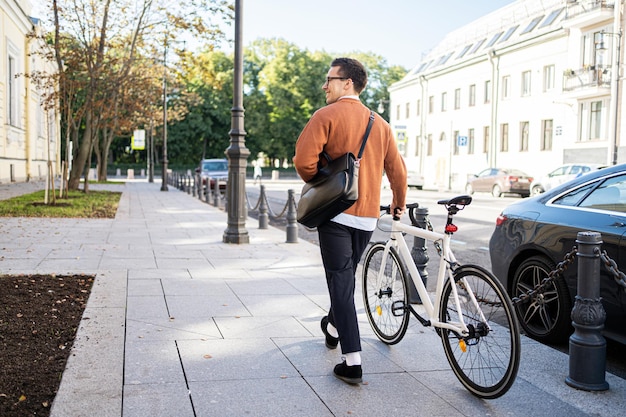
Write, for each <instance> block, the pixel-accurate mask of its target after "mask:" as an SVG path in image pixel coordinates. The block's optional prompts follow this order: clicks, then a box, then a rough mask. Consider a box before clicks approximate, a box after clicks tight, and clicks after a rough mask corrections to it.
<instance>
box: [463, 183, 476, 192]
mask: <svg viewBox="0 0 626 417" xmlns="http://www.w3.org/2000/svg"><path fill="white" fill-rule="evenodd" d="M465 192H466V193H467V194H469V195H472V194H474V188H473V187H472V184H467V185H465Z"/></svg>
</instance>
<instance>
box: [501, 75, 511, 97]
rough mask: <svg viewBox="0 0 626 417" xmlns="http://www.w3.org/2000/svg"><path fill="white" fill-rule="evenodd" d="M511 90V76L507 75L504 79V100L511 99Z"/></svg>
mask: <svg viewBox="0 0 626 417" xmlns="http://www.w3.org/2000/svg"><path fill="white" fill-rule="evenodd" d="M510 90H511V76H509V75H505V76H504V77H502V98H503V99H506V98H509V95H510Z"/></svg>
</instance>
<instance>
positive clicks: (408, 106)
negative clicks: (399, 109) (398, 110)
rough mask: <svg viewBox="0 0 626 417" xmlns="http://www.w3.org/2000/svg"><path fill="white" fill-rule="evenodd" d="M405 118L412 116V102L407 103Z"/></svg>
mask: <svg viewBox="0 0 626 417" xmlns="http://www.w3.org/2000/svg"><path fill="white" fill-rule="evenodd" d="M405 115H406V117H405V119H408V118H409V117H411V104H410V103H406V111H405Z"/></svg>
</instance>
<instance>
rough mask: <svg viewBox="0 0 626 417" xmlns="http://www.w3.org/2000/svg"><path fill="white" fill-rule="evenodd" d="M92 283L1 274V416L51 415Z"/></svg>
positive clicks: (81, 277)
mask: <svg viewBox="0 0 626 417" xmlns="http://www.w3.org/2000/svg"><path fill="white" fill-rule="evenodd" d="M93 281H94V277H93V276H89V275H0V358H2V359H1V365H0V369H1V370H2V373H1V374H0V375H1V376H0V416H3V417H18V416H20V417H22V416H49V415H50V407H51V406H52V401H53V400H54V397H55V395H56V393H57V391H58V389H59V384H60V383H61V376H62V374H63V371H64V369H65V364H66V362H67V358H68V356H69V354H70V351H71V348H72V344H73V343H74V338H75V336H76V330H77V329H78V325H79V323H80V321H81V318H82V316H83V311H84V310H85V306H86V304H87V300H88V298H89V294H90V293H91V287H92V284H93ZM85 319H88V318H87V317H85Z"/></svg>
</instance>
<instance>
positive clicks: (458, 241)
mask: <svg viewBox="0 0 626 417" xmlns="http://www.w3.org/2000/svg"><path fill="white" fill-rule="evenodd" d="M302 184H303V183H302V182H301V181H299V180H284V181H283V180H278V181H266V182H264V183H263V185H264V187H265V193H266V195H267V200H268V203H269V206H270V219H269V223H270V224H271V225H273V226H276V227H280V228H284V227H285V226H286V224H287V222H286V220H285V216H284V215H283V216H282V217H280V218H274V217H273V215H278V214H280V213H281V212H283V210H284V209H285V207H286V203H287V196H288V190H290V189H291V190H294V195H295V198H296V201H297V199H298V197H299V193H300V189H301V188H302ZM246 193H247V194H248V200H249V203H250V204H251V205H252V206H255V205H256V204H257V202H258V199H259V195H260V187H259V184H256V185H254V184H253V183H252V182H249V183H248V184H246ZM461 194H464V193H463V192H457V193H455V192H449V191H427V190H424V191H422V190H416V189H410V190H409V192H408V195H407V203H413V202H417V203H419V205H420V207H425V208H427V209H428V218H429V220H430V223H431V224H432V226H433V229H434V230H435V231H442V230H443V226H444V224H445V221H446V214H447V213H446V210H445V208H443V206H440V205H439V204H437V201H439V200H444V199H449V198H451V197H454V196H456V195H461ZM472 198H473V200H472V203H471V204H470V205H469V206H467V207H466V208H465V209H464V210H463V211H461V212H459V213H458V214H457V215H456V216H455V224H456V225H457V226H458V228H459V230H458V232H456V233H455V235H454V238H453V240H452V244H451V246H452V250H453V251H454V254H455V255H456V257H457V259H458V260H459V262H461V263H472V264H477V265H480V266H482V267H484V268H486V269H488V270H491V260H490V258H489V239H490V237H491V233H492V232H493V229H494V227H495V220H496V218H497V216H498V215H499V214H500V212H501V211H502V209H503V208H505V207H506V206H508V205H509V204H512V203H515V202H516V201H519V200H520V197H519V196H517V195H506V196H504V197H502V198H495V197H493V196H491V195H490V194H486V193H475V194H474V195H473V196H472ZM381 201H382V202H383V203H385V202H386V201H388V202H389V203H390V202H391V191H390V190H387V189H383V190H382V192H381ZM249 215H250V216H251V217H256V213H255V212H254V211H251V212H250V213H249ZM403 221H405V222H407V223H408V222H409V219H408V215H406V216H404V218H403ZM298 237H299V238H300V239H304V240H307V241H309V242H312V243H315V244H317V243H318V241H317V232H316V231H315V230H313V231H311V230H307V229H306V228H305V227H304V226H302V225H300V224H298ZM387 237H388V235H387V234H386V233H385V232H383V231H381V230H377V231H375V232H374V235H373V237H372V240H373V241H378V240H380V241H382V240H386V239H387ZM408 239H409V240H408V241H407V242H408V243H409V247H412V245H413V238H412V237H410V236H409V237H408ZM427 255H428V258H429V260H431V261H430V262H429V263H428V266H427V268H426V271H427V273H428V276H427V288H428V290H429V291H434V290H435V288H434V286H435V281H436V279H435V278H432V279H430V278H429V277H436V274H437V267H438V264H437V263H436V262H433V260H437V258H438V255H437V253H436V250H435V249H434V247H433V245H432V244H429V245H427ZM551 346H552V347H553V348H555V349H558V350H560V351H562V352H567V351H568V348H569V344H568V343H563V344H560V345H551ZM624 347H625V346H624V345H622V344H620V343H617V342H613V341H611V340H607V349H606V352H607V359H606V370H607V372H611V373H613V374H615V375H617V376H619V377H621V378H626V355H624Z"/></svg>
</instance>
